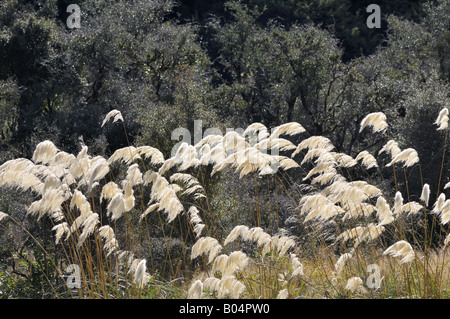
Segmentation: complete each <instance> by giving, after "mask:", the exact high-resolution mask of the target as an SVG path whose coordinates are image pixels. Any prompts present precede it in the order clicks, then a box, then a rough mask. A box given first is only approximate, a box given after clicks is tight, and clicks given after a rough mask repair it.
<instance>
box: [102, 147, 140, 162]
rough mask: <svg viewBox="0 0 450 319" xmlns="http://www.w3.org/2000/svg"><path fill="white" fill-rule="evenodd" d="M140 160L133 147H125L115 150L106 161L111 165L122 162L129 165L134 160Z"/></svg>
mask: <svg viewBox="0 0 450 319" xmlns="http://www.w3.org/2000/svg"><path fill="white" fill-rule="evenodd" d="M140 159H142V158H141V156H140V155H139V152H138V151H137V149H136V147H134V146H126V147H123V148H119V149H117V150H116V151H115V152H114V153H113V154H112V155H111V156H110V157H109V159H108V163H109V164H111V163H113V162H116V161H121V162H124V163H125V164H131V162H133V161H134V160H140Z"/></svg>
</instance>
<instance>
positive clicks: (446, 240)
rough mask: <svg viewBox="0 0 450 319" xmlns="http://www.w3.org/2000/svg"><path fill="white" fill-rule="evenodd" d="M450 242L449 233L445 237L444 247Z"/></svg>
mask: <svg viewBox="0 0 450 319" xmlns="http://www.w3.org/2000/svg"><path fill="white" fill-rule="evenodd" d="M449 243H450V234H448V235H447V237H445V240H444V247H446V246H447V245H448V244H449Z"/></svg>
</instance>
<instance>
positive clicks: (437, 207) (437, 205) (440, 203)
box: [431, 193, 445, 214]
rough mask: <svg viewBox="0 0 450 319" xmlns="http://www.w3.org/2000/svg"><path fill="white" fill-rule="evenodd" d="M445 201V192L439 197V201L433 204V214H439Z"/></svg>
mask: <svg viewBox="0 0 450 319" xmlns="http://www.w3.org/2000/svg"><path fill="white" fill-rule="evenodd" d="M444 203H445V194H444V193H441V194H440V195H439V197H438V199H437V201H436V202H435V203H434V205H433V210H432V211H431V212H432V213H433V214H439V213H440V212H441V210H442V207H443V206H444Z"/></svg>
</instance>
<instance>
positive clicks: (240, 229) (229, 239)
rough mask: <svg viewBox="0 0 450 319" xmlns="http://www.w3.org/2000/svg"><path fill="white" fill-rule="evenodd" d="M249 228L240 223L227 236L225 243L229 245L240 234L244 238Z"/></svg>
mask: <svg viewBox="0 0 450 319" xmlns="http://www.w3.org/2000/svg"><path fill="white" fill-rule="evenodd" d="M248 231H249V228H248V227H247V226H245V225H238V226H236V227H234V228H233V229H232V230H231V232H230V233H229V234H228V236H227V238H226V239H225V242H224V243H223V244H224V245H228V244H229V243H231V242H233V241H235V240H236V239H237V238H238V237H239V236H241V237H242V238H244V236H246V234H247V233H248Z"/></svg>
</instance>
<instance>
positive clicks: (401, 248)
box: [383, 240, 415, 264]
mask: <svg viewBox="0 0 450 319" xmlns="http://www.w3.org/2000/svg"><path fill="white" fill-rule="evenodd" d="M383 255H391V256H393V257H401V258H402V259H401V260H400V263H401V264H404V263H410V262H412V261H413V260H414V258H415V252H414V250H413V248H412V246H411V244H409V243H408V242H407V241H404V240H400V241H398V242H396V243H395V244H393V245H391V246H390V247H388V248H387V249H386V250H385V251H384V252H383Z"/></svg>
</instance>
